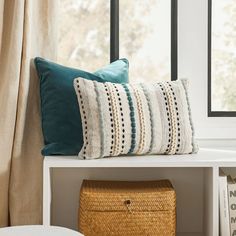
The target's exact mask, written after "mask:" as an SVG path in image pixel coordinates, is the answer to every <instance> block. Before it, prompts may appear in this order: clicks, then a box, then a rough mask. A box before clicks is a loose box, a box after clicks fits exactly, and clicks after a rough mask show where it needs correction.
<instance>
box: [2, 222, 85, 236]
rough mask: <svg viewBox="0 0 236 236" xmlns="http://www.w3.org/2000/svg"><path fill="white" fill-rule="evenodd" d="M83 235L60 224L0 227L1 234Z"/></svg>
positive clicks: (36, 235)
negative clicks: (59, 225)
mask: <svg viewBox="0 0 236 236" xmlns="http://www.w3.org/2000/svg"><path fill="white" fill-rule="evenodd" d="M65 235H66V236H83V235H82V234H80V233H79V232H76V231H73V230H70V229H66V228H63V227H58V226H42V225H25V226H13V227H6V228H0V236H65Z"/></svg>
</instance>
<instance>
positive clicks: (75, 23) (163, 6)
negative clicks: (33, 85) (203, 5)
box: [58, 0, 177, 82]
mask: <svg viewBox="0 0 236 236" xmlns="http://www.w3.org/2000/svg"><path fill="white" fill-rule="evenodd" d="M122 57H126V58H127V59H128V60H129V62H130V80H131V81H137V82H141V81H142V82H148V81H158V80H163V79H165V80H170V79H171V78H172V79H176V78H177V0H145V1H143V0H129V1H127V0H120V1H119V0H110V1H109V0H60V22H59V56H58V61H59V63H62V64H64V65H68V66H73V67H77V68H81V69H85V70H89V71H95V70H96V69H98V68H100V67H102V66H104V65H106V64H108V63H109V61H110V60H111V61H113V60H115V59H118V58H122Z"/></svg>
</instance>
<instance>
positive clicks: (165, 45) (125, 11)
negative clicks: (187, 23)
mask: <svg viewBox="0 0 236 236" xmlns="http://www.w3.org/2000/svg"><path fill="white" fill-rule="evenodd" d="M170 47H171V0H146V1H143V0H129V1H127V0H120V57H126V58H128V59H129V61H130V81H135V82H136V81H137V82H141V81H142V82H144V81H145V82H151V81H157V80H170V79H171V67H170V63H171V58H170V56H171V54H170V53H171V48H170Z"/></svg>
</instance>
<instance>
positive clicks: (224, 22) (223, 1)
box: [208, 0, 236, 116]
mask: <svg viewBox="0 0 236 236" xmlns="http://www.w3.org/2000/svg"><path fill="white" fill-rule="evenodd" d="M208 20H209V29H208V31H209V47H208V48H209V52H208V57H209V71H208V76H209V78H208V93H209V94H208V115H209V116H236V40H235V39H236V1H235V0H209V19H208Z"/></svg>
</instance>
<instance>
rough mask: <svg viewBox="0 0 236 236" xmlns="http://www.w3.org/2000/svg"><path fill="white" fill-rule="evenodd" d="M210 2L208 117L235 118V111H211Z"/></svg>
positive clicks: (210, 23) (209, 18)
mask: <svg viewBox="0 0 236 236" xmlns="http://www.w3.org/2000/svg"><path fill="white" fill-rule="evenodd" d="M211 46H212V0H208V117H236V111H212V98H211V95H212V88H211V85H212V81H211V79H212V76H211V72H212V66H211V62H212V58H211V57H212V50H211V49H212V48H211Z"/></svg>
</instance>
